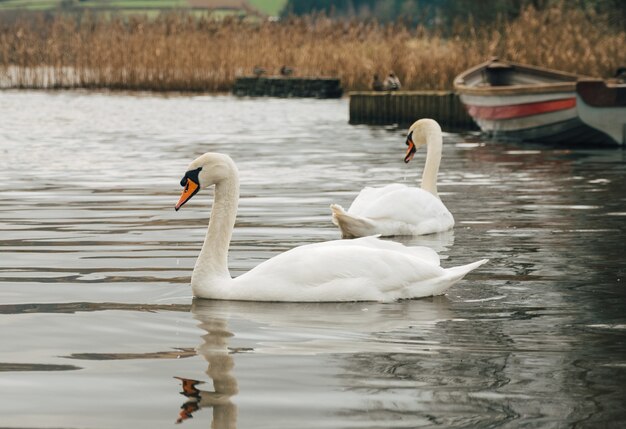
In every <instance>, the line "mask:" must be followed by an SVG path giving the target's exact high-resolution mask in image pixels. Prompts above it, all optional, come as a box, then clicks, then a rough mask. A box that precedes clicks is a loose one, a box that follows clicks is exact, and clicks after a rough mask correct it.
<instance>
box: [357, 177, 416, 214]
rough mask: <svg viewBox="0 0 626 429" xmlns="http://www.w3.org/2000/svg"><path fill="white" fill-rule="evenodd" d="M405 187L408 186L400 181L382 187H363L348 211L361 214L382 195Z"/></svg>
mask: <svg viewBox="0 0 626 429" xmlns="http://www.w3.org/2000/svg"><path fill="white" fill-rule="evenodd" d="M403 188H407V186H406V185H402V184H400V183H392V184H390V185H387V186H382V187H380V188H369V187H367V188H363V189H362V190H361V192H359V194H358V195H357V196H356V198H355V199H354V201H353V202H352V204H351V205H350V208H349V209H348V213H350V214H354V215H358V216H361V215H362V213H363V212H364V211H366V210H367V209H368V208H369V207H370V206H371V205H375V204H377V201H378V200H379V199H380V198H381V197H383V196H384V195H387V194H389V193H392V192H395V191H397V190H399V189H403Z"/></svg>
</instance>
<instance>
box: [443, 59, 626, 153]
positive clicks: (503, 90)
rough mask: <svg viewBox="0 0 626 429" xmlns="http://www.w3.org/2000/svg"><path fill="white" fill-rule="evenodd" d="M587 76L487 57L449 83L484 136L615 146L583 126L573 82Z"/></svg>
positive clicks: (541, 141)
mask: <svg viewBox="0 0 626 429" xmlns="http://www.w3.org/2000/svg"><path fill="white" fill-rule="evenodd" d="M584 78H588V77H586V76H581V75H576V74H573V73H567V72H563V71H559V70H550V69H546V68H543V67H537V66H531V65H525V64H519V63H514V62H509V61H499V60H498V59H491V60H490V61H486V62H484V63H482V64H479V65H477V66H475V67H472V68H470V69H469V70H466V71H464V72H463V73H461V74H460V75H458V76H457V77H456V78H455V79H454V88H455V89H456V91H457V93H458V94H459V95H460V97H461V101H462V102H463V103H464V104H465V106H466V108H467V111H468V113H469V114H470V116H471V117H472V118H473V119H474V121H476V123H477V124H478V126H479V127H480V129H481V130H482V131H483V133H484V134H486V135H488V136H491V137H494V138H497V139H501V140H511V141H529V142H539V143H558V144H569V145H607V144H608V145H614V144H615V141H613V139H611V138H609V137H608V136H607V135H606V134H605V133H603V132H601V131H599V130H597V129H595V128H593V127H591V126H589V125H587V124H586V123H584V122H583V121H582V120H581V118H580V117H579V115H578V112H577V109H576V81H577V80H579V79H584Z"/></svg>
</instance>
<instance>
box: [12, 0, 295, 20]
mask: <svg viewBox="0 0 626 429" xmlns="http://www.w3.org/2000/svg"><path fill="white" fill-rule="evenodd" d="M286 3H287V0H83V1H80V0H65V1H64V0H0V11H15V10H30V11H51V10H64V9H65V10H68V9H73V10H102V11H119V12H125V11H154V10H164V11H166V10H172V9H189V8H194V9H206V10H216V11H227V10H228V11H233V10H236V11H240V12H242V13H246V11H250V10H256V11H259V12H261V13H262V14H264V15H269V16H278V14H279V13H280V11H281V10H282V8H283V7H284V5H285V4H286ZM242 5H243V6H244V7H241V6H242Z"/></svg>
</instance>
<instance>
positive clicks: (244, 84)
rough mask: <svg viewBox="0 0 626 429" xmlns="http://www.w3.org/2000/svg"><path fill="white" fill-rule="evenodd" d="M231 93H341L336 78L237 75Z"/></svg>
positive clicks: (320, 95)
mask: <svg viewBox="0 0 626 429" xmlns="http://www.w3.org/2000/svg"><path fill="white" fill-rule="evenodd" d="M233 94H234V95H237V96H248V97H265V96H267V97H282V98H287V97H304V98H340V97H341V96H342V94H343V90H342V89H341V82H340V81H339V79H338V78H323V77H319V78H314V77H311V78H308V77H283V76H268V77H239V78H237V79H236V80H235V85H234V86H233Z"/></svg>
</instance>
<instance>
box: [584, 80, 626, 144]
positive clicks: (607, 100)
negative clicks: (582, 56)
mask: <svg viewBox="0 0 626 429" xmlns="http://www.w3.org/2000/svg"><path fill="white" fill-rule="evenodd" d="M624 73H625V74H626V69H624ZM624 77H626V76H624ZM576 109H577V110H578V115H579V116H580V119H581V120H582V121H583V122H584V123H585V124H587V125H589V126H591V127H593V128H595V129H597V130H599V131H602V132H603V133H604V134H606V135H607V136H609V137H610V138H611V139H613V140H614V141H615V143H617V144H621V145H626V83H613V82H608V81H606V80H602V79H581V80H579V81H578V82H576Z"/></svg>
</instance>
